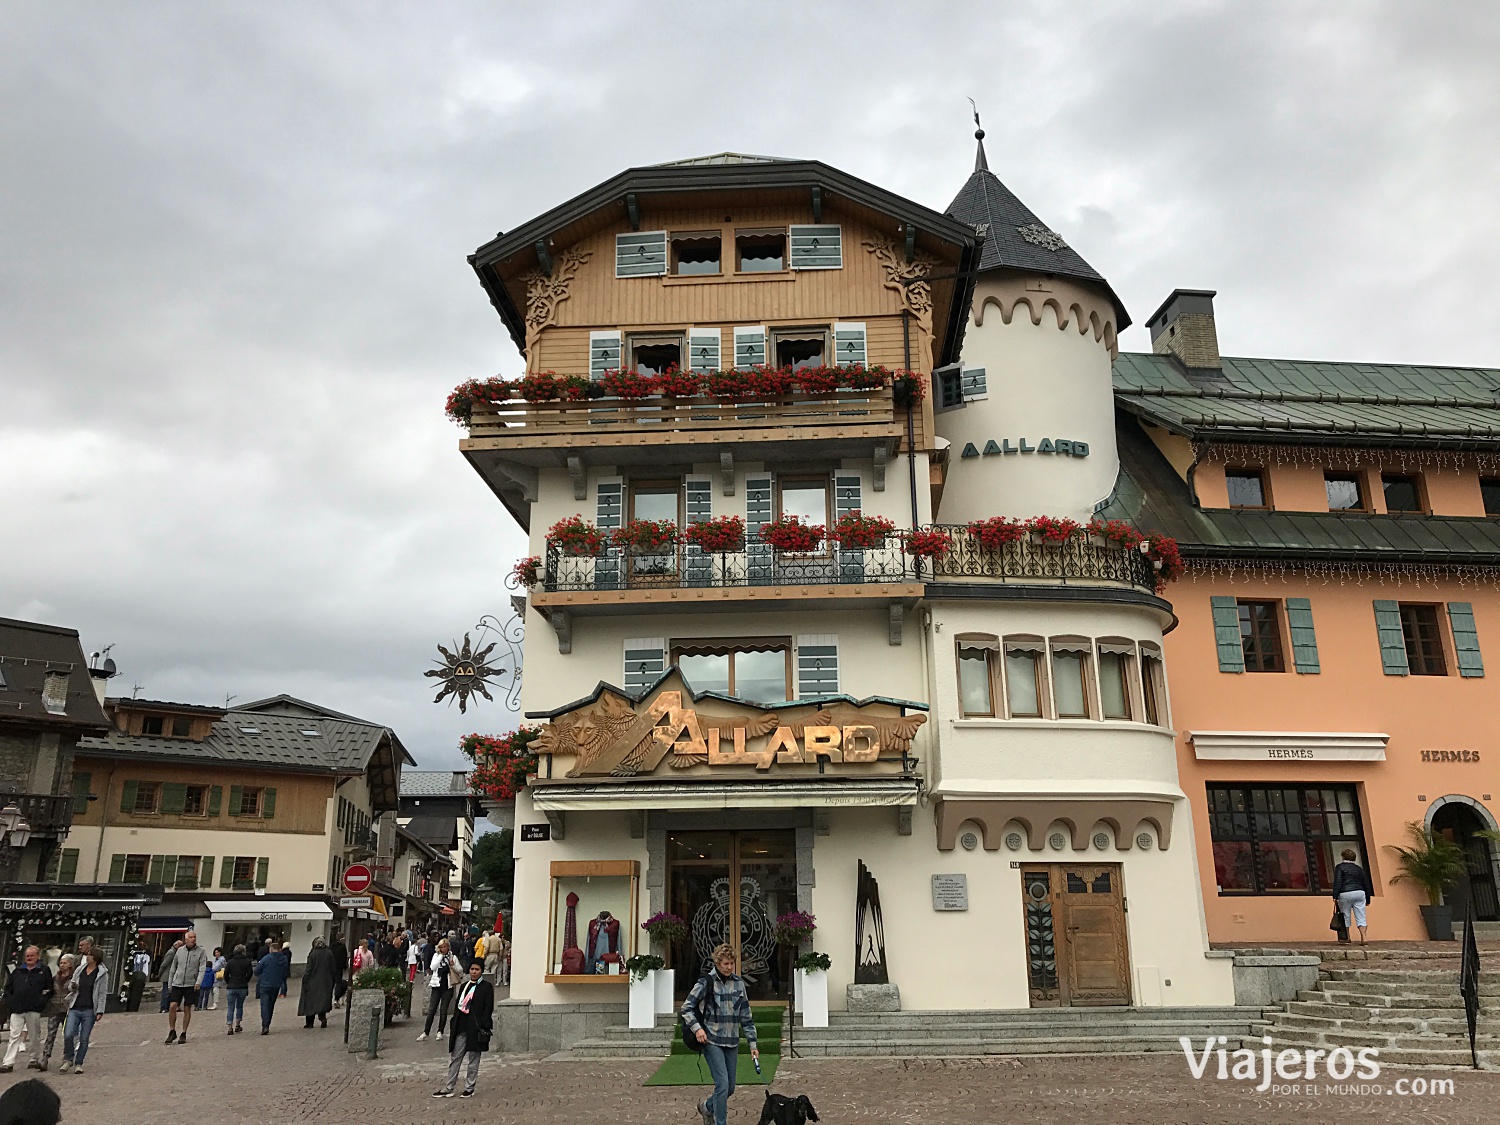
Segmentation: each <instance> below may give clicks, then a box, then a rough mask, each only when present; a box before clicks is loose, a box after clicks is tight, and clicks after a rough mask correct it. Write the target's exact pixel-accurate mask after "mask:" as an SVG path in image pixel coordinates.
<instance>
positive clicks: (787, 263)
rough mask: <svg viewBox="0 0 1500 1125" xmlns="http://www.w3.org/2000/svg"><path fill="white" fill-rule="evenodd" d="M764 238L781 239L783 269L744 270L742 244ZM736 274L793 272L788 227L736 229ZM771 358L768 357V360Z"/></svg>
mask: <svg viewBox="0 0 1500 1125" xmlns="http://www.w3.org/2000/svg"><path fill="white" fill-rule="evenodd" d="M756 238H763V239H766V240H768V241H769V240H770V239H772V238H780V239H781V268H780V269H775V270H747V269H743V268H742V256H741V253H740V243H741V242H742V241H746V240H754V239H756ZM734 272H735V274H736V276H740V277H757V276H758V277H778V276H780V275H781V274H789V273H791V272H792V236H791V233H790V232H789V231H788V230H787V228H786V227H736V228H735V231H734ZM769 358H770V357H769V356H767V359H769Z"/></svg>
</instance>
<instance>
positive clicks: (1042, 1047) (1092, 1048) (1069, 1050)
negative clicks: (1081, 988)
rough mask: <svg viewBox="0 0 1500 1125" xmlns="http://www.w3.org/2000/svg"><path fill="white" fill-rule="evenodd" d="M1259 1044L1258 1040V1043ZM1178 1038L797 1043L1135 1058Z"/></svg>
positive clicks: (903, 1051) (958, 1053) (823, 1049)
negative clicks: (1128, 1056) (1131, 1056)
mask: <svg viewBox="0 0 1500 1125" xmlns="http://www.w3.org/2000/svg"><path fill="white" fill-rule="evenodd" d="M1257 1042H1258V1041H1257ZM1240 1045H1241V1041H1240V1040H1238V1039H1235V1038H1233V1037H1231V1038H1230V1040H1229V1043H1228V1044H1227V1047H1228V1049H1229V1050H1231V1051H1232V1050H1236V1049H1237V1048H1239V1047H1240ZM1181 1050H1182V1044H1181V1043H1179V1042H1178V1041H1177V1038H1176V1037H1175V1036H1172V1037H1168V1036H1119V1035H1096V1036H1095V1035H1089V1036H1084V1035H1068V1036H1046V1037H1040V1038H1031V1039H987V1040H986V1039H889V1038H887V1039H878V1040H877V1039H869V1040H864V1039H827V1040H820V1041H818V1042H816V1043H806V1044H804V1042H803V1041H802V1040H801V1039H798V1041H797V1053H798V1054H799V1055H802V1056H803V1057H805V1058H877V1057H901V1056H914V1055H922V1056H937V1057H947V1058H972V1057H975V1056H979V1055H1136V1054H1146V1053H1151V1052H1159V1051H1181Z"/></svg>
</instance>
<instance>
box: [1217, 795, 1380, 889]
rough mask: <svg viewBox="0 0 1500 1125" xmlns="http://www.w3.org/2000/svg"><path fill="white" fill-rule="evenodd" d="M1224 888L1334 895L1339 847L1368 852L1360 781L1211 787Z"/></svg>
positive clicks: (1219, 873)
mask: <svg viewBox="0 0 1500 1125" xmlns="http://www.w3.org/2000/svg"><path fill="white" fill-rule="evenodd" d="M1208 811H1209V828H1210V834H1211V836H1212V838H1213V853H1214V876H1215V881H1216V882H1217V883H1218V887H1219V893H1220V894H1224V895H1228V894H1268V895H1269V894H1328V893H1329V892H1330V891H1331V890H1332V889H1333V868H1334V865H1335V864H1336V863H1337V862H1338V859H1337V856H1338V854H1339V853H1340V852H1341V851H1342V850H1343V849H1344V848H1346V847H1353V848H1354V850H1355V851H1356V852H1358V853H1359V854H1360V855H1361V856H1363V855H1364V854H1365V846H1364V838H1363V834H1362V832H1361V829H1360V823H1359V811H1358V802H1357V801H1356V799H1355V792H1354V788H1353V786H1349V785H1326V786H1318V787H1312V786H1275V787H1262V786H1240V785H1222V786H1221V785H1210V786H1209V787H1208Z"/></svg>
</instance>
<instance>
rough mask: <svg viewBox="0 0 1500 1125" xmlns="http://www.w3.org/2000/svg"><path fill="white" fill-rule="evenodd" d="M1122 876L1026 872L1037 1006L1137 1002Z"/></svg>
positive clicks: (1049, 869)
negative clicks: (1132, 996) (1133, 992)
mask: <svg viewBox="0 0 1500 1125" xmlns="http://www.w3.org/2000/svg"><path fill="white" fill-rule="evenodd" d="M1120 874H1121V872H1120V865H1119V864H1118V863H1097V864H1060V863H1059V864H1046V865H1036V866H1032V867H1027V868H1025V869H1024V870H1023V871H1022V872H1021V887H1022V893H1023V896H1024V900H1025V921H1026V969H1027V976H1028V978H1029V984H1030V987H1031V1005H1032V1007H1034V1008H1045V1007H1057V1006H1060V1005H1080V1006H1082V1005H1089V1004H1129V1003H1130V978H1129V973H1130V958H1129V955H1128V953H1127V951H1126V944H1125V893H1124V887H1123V886H1122V885H1121V879H1120Z"/></svg>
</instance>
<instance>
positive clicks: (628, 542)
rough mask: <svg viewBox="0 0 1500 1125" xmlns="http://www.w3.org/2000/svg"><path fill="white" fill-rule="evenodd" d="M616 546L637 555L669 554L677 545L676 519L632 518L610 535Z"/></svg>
mask: <svg viewBox="0 0 1500 1125" xmlns="http://www.w3.org/2000/svg"><path fill="white" fill-rule="evenodd" d="M609 539H610V542H611V543H612V544H613V545H614V546H616V547H623V548H624V549H625V550H627V551H630V552H631V553H632V554H636V555H669V554H671V553H672V549H673V548H674V547H675V546H676V545H677V521H676V520H630V521H628V522H627V523H626V524H625V525H624V526H623V527H619V528H616V529H615V531H614V533H613V534H612V535H611V536H610V537H609Z"/></svg>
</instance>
